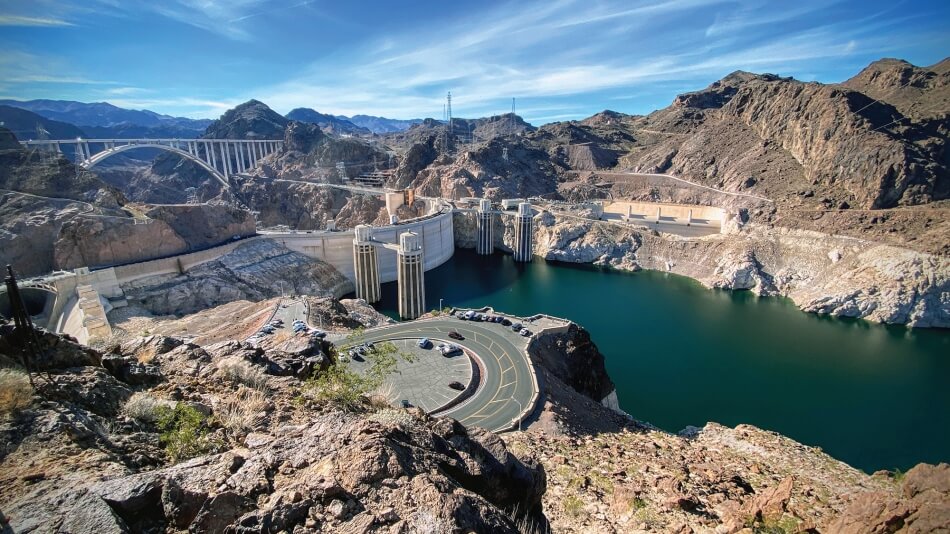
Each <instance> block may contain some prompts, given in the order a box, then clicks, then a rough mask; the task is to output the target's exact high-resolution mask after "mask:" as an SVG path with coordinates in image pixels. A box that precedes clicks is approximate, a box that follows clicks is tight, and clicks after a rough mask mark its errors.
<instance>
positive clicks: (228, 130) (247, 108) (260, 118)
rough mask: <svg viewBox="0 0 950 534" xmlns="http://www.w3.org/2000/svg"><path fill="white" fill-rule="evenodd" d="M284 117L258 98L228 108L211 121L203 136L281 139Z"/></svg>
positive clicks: (285, 120)
mask: <svg viewBox="0 0 950 534" xmlns="http://www.w3.org/2000/svg"><path fill="white" fill-rule="evenodd" d="M289 122H290V121H288V120H287V119H286V118H284V117H283V116H281V115H280V113H277V112H276V111H274V110H272V109H271V108H269V107H267V104H264V103H263V102H260V101H258V100H248V101H247V102H245V103H243V104H241V105H239V106H237V107H235V108H232V109H229V110H228V111H226V112H225V113H224V115H221V118H220V119H218V120H216V121H214V122H212V123H211V124H210V125H209V126H208V129H207V130H206V131H205V134H204V135H203V137H205V138H207V139H283V138H284V130H285V129H286V128H287V124H288V123H289Z"/></svg>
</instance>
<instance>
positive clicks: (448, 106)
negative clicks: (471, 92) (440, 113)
mask: <svg viewBox="0 0 950 534" xmlns="http://www.w3.org/2000/svg"><path fill="white" fill-rule="evenodd" d="M453 133H454V131H453V129H452V91H449V92H448V94H447V95H446V96H445V152H446V154H451V153H452V151H451V150H450V149H449V139H450V138H451V137H452V134H453Z"/></svg>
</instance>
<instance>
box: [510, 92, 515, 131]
mask: <svg viewBox="0 0 950 534" xmlns="http://www.w3.org/2000/svg"><path fill="white" fill-rule="evenodd" d="M510 127H511V134H512V135H514V133H515V97H511V117H510Z"/></svg>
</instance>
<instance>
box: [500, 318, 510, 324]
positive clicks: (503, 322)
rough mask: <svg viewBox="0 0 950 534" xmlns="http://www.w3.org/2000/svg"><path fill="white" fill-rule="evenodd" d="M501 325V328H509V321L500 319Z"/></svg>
mask: <svg viewBox="0 0 950 534" xmlns="http://www.w3.org/2000/svg"><path fill="white" fill-rule="evenodd" d="M501 325H502V326H511V321H509V320H508V319H505V318H502V320H501Z"/></svg>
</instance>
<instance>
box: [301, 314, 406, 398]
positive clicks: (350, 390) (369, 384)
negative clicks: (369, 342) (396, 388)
mask: <svg viewBox="0 0 950 534" xmlns="http://www.w3.org/2000/svg"><path fill="white" fill-rule="evenodd" d="M362 340H363V330H362V329H361V328H358V329H357V330H356V331H354V332H353V333H352V334H350V335H349V336H347V338H346V342H345V343H344V344H343V346H342V347H341V352H342V351H345V350H348V349H349V348H351V347H355V346H358V345H361V344H362V343H363V341H362ZM365 358H366V361H367V362H369V364H370V365H369V368H368V369H366V371H364V372H363V373H360V372H358V371H355V370H353V369H352V368H351V367H350V364H349V362H347V361H343V360H342V359H341V358H337V360H336V363H334V364H333V365H331V366H330V367H329V368H328V369H327V370H326V371H324V372H322V373H320V375H318V376H316V377H311V378H310V379H309V380H308V381H307V383H306V384H305V385H304V392H305V393H306V394H308V395H310V396H311V397H312V398H314V399H315V400H317V401H320V402H328V403H331V404H335V405H336V406H338V407H340V408H342V409H344V410H349V411H357V410H359V409H361V408H362V407H363V399H364V397H366V396H367V395H368V394H369V393H371V392H372V391H374V390H376V389H377V388H379V387H380V386H381V385H383V383H384V382H385V381H386V378H388V377H389V375H391V374H392V373H394V372H398V371H397V370H396V366H397V365H398V364H399V360H400V359H402V360H405V361H409V362H412V361H415V356H414V355H413V354H412V353H409V352H401V351H400V350H399V348H398V347H396V345H395V344H393V343H392V342H390V341H382V342H379V343H376V344H375V345H374V346H373V348H372V350H369V351H367V353H366V354H365Z"/></svg>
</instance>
